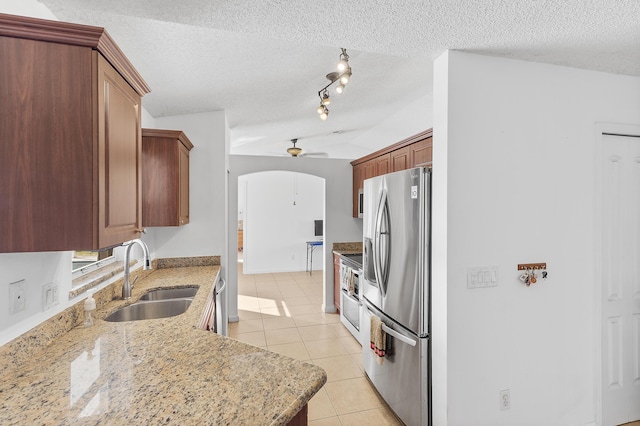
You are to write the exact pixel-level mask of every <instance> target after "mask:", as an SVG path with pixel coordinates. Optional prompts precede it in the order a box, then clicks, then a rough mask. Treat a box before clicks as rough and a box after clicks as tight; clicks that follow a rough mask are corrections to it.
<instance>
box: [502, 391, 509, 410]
mask: <svg viewBox="0 0 640 426" xmlns="http://www.w3.org/2000/svg"><path fill="white" fill-rule="evenodd" d="M510 408H511V392H510V391H509V389H504V390H501V391H500V410H508V409H510Z"/></svg>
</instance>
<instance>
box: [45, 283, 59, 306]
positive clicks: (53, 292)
mask: <svg viewBox="0 0 640 426" xmlns="http://www.w3.org/2000/svg"><path fill="white" fill-rule="evenodd" d="M57 304H58V284H56V283H49V284H45V285H43V286H42V310H43V311H46V310H47V309H49V308H51V307H53V306H55V305H57Z"/></svg>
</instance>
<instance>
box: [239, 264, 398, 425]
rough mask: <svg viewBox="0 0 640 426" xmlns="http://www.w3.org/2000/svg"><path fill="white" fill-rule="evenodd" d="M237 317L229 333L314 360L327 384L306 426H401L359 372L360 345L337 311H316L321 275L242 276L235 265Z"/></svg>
mask: <svg viewBox="0 0 640 426" xmlns="http://www.w3.org/2000/svg"><path fill="white" fill-rule="evenodd" d="M238 316H239V317H240V321H239V322H236V323H230V324H229V336H230V337H232V338H234V339H237V340H240V341H243V342H245V343H248V344H250V345H254V346H260V347H262V348H265V349H268V350H271V351H273V352H277V353H280V354H283V355H287V356H290V357H292V358H295V359H299V360H302V361H306V362H310V363H313V364H316V365H318V366H320V367H322V368H324V369H325V371H326V372H327V384H326V385H324V386H323V388H322V389H320V391H319V392H318V393H317V394H316V395H315V396H314V397H313V399H311V401H310V402H309V417H308V418H309V425H312V426H325V425H327V426H330V425H336V426H343V425H363V424H366V425H372V426H375V425H381V426H382V425H401V424H402V423H401V422H400V421H399V420H398V419H397V418H396V417H395V415H394V414H393V412H392V411H391V410H390V409H389V408H388V407H387V406H386V405H385V403H384V401H382V400H381V399H380V397H379V396H378V394H377V393H376V392H375V391H374V390H373V387H372V386H371V384H370V383H369V381H368V380H367V379H366V377H365V376H364V372H363V370H362V362H361V360H360V352H361V347H360V344H359V343H358V342H357V341H356V340H355V339H354V338H353V336H351V334H350V333H349V332H348V331H347V329H346V328H345V327H344V326H343V325H342V323H340V316H339V315H338V314H327V313H324V312H322V274H321V273H316V274H314V275H313V276H309V274H307V273H305V272H290V273H289V272H279V273H274V274H257V275H244V274H243V273H242V264H241V263H239V264H238Z"/></svg>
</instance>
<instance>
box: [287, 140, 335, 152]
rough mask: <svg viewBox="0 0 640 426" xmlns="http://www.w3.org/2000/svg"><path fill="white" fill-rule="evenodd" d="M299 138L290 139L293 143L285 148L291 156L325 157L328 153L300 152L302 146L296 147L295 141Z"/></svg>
mask: <svg viewBox="0 0 640 426" xmlns="http://www.w3.org/2000/svg"><path fill="white" fill-rule="evenodd" d="M298 139H299V138H294V139H291V143H293V146H292V147H289V148H287V154H289V155H290V156H292V157H327V156H328V154H327V153H326V152H302V148H300V147H297V146H296V143H297V142H298Z"/></svg>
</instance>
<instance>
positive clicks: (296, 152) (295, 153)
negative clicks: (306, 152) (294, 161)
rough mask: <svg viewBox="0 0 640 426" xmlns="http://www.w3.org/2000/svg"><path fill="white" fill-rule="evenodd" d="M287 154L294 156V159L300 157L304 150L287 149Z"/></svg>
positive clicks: (296, 148)
mask: <svg viewBox="0 0 640 426" xmlns="http://www.w3.org/2000/svg"><path fill="white" fill-rule="evenodd" d="M287 152H288V153H289V154H290V155H291V156H292V157H297V156H298V155H300V153H301V152H302V148H298V147H295V146H294V147H291V148H289V149H287Z"/></svg>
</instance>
